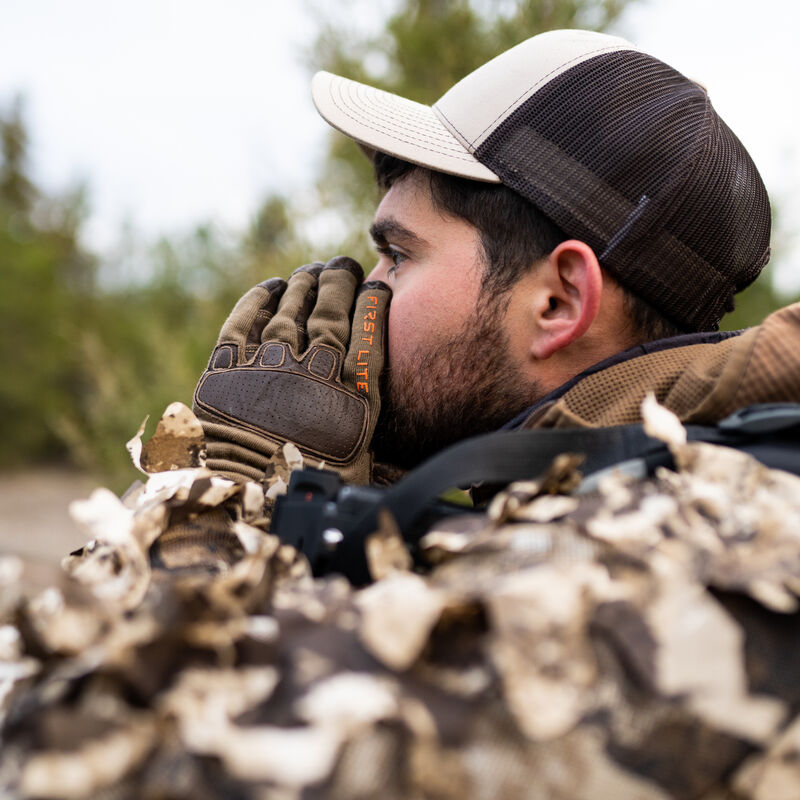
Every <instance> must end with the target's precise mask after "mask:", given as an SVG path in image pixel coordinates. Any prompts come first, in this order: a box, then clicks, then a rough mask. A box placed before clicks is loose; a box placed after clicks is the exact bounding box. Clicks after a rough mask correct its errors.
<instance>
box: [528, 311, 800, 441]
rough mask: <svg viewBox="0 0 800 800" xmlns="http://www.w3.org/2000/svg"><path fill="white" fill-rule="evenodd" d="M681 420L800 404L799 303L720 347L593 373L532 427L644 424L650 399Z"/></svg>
mask: <svg viewBox="0 0 800 800" xmlns="http://www.w3.org/2000/svg"><path fill="white" fill-rule="evenodd" d="M648 392H653V393H654V394H655V396H656V398H657V399H658V401H659V402H660V403H661V404H662V405H664V406H666V407H667V408H668V409H670V410H671V411H673V412H674V413H675V414H677V415H678V417H679V418H680V419H681V421H682V422H685V423H694V424H709V423H715V422H717V421H719V420H720V419H722V418H724V417H726V416H728V415H729V414H731V413H733V412H734V411H736V410H737V409H740V408H743V407H744V406H748V405H752V404H754V403H771V402H800V303H796V304H794V305H791V306H788V307H786V308H783V309H781V310H780V311H776V312H775V313H773V314H771V315H770V316H769V317H767V318H766V320H765V321H764V322H763V323H762V324H761V325H759V326H758V327H755V328H750V329H748V330H747V331H745V332H744V333H742V334H741V335H739V336H735V337H732V338H728V339H724V340H723V341H721V342H718V343H715V344H693V345H688V346H683V347H675V348H672V349H668V350H661V351H659V352H655V353H649V354H647V355H641V356H638V357H636V358H632V359H629V360H628V361H624V362H622V363H620V364H616V365H615V366H612V367H609V368H607V369H603V370H600V371H599V372H596V373H594V374H592V375H589V376H587V377H586V378H584V379H583V380H581V381H580V382H578V383H577V384H576V385H575V386H574V387H572V388H571V389H570V390H569V391H567V392H566V393H565V394H564V395H563V396H562V397H560V398H559V399H558V400H556V401H555V402H553V403H550V404H548V405H547V406H546V407H545V408H541V409H538V410H537V411H536V412H535V413H534V414H533V416H532V417H531V418H530V419H529V420H528V421H527V422H526V424H525V427H546V428H550V427H568V428H575V427H600V426H606V425H628V424H633V423H638V422H641V413H640V408H641V404H642V400H643V399H644V396H645V394H647V393H648Z"/></svg>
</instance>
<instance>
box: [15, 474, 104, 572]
mask: <svg viewBox="0 0 800 800" xmlns="http://www.w3.org/2000/svg"><path fill="white" fill-rule="evenodd" d="M95 485H96V484H95V483H93V482H92V481H91V480H90V479H89V478H87V477H86V476H85V475H82V474H81V473H79V472H75V471H70V470H66V469H58V468H48V469H38V470H32V471H22V472H9V473H6V472H2V473H0V555H7V554H10V553H14V554H17V555H20V556H24V557H26V558H33V559H37V560H42V561H49V562H54V563H58V562H59V561H60V560H61V559H62V558H63V557H64V556H65V555H66V554H67V553H69V552H70V550H74V549H76V548H77V547H80V546H81V545H83V544H85V543H86V538H87V537H86V536H85V535H84V534H82V533H81V532H80V531H79V530H78V528H77V526H76V525H75V523H74V522H73V521H72V519H71V518H70V516H69V512H68V510H67V509H68V506H69V503H70V502H71V501H72V500H77V499H82V498H85V497H87V496H88V495H89V493H90V492H91V491H92V489H93V488H94V486H95Z"/></svg>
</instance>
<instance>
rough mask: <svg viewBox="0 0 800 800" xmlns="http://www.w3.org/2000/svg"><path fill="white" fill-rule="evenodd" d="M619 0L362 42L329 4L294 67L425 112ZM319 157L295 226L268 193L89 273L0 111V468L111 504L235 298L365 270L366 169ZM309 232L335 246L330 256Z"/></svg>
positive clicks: (539, 6) (608, 19) (770, 292)
mask: <svg viewBox="0 0 800 800" xmlns="http://www.w3.org/2000/svg"><path fill="white" fill-rule="evenodd" d="M633 1H634V0H397V2H394V3H393V6H392V8H393V11H392V12H391V13H390V14H389V16H388V18H387V20H386V23H385V25H384V26H383V27H382V29H381V30H380V31H379V32H377V33H373V34H368V33H364V30H363V28H362V27H359V26H358V25H351V24H349V20H354V19H359V16H358V6H359V2H362V3H363V2H364V0H346V1H345V0H343V2H342V3H341V7H338V5H337V9H336V14H335V16H331V15H330V12H329V11H326V8H328V9H329V8H330V6H327V5H326V4H323V5H322V6H320V8H319V9H318V10H317V18H318V19H319V20H321V22H320V29H319V30H320V32H319V35H318V37H317V38H316V41H315V43H314V45H313V47H312V49H311V51H310V53H311V54H310V55H309V56H308V61H309V66H311V67H313V68H314V69H317V68H321V69H328V70H330V71H332V72H336V73H338V74H342V75H345V76H348V77H351V78H354V79H357V80H363V81H366V82H368V83H371V84H373V85H376V86H379V87H382V88H384V89H387V90H389V91H393V92H398V93H400V94H402V95H405V96H407V97H411V98H413V99H416V100H419V101H421V102H425V103H430V102H433V101H434V100H436V99H437V98H438V97H439V96H440V95H441V94H442V93H443V92H444V91H446V89H447V88H449V87H450V86H451V85H452V84H453V83H454V82H455V81H457V80H459V79H460V78H461V77H463V76H464V75H465V74H467V73H468V72H470V71H471V70H472V69H474V68H475V67H477V66H479V65H480V64H481V63H483V62H484V61H486V60H487V59H489V58H491V57H492V56H493V55H495V54H496V53H499V52H501V51H503V50H505V49H507V48H508V47H511V46H512V45H514V44H516V43H517V42H519V41H521V40H523V39H525V38H527V37H529V36H531V35H533V34H535V33H538V32H541V31H544V30H548V29H552V28H563V27H587V28H596V29H603V28H605V27H607V26H608V25H609V24H610V23H612V22H613V21H614V20H615V19H617V18H618V16H619V15H620V13H621V11H622V10H623V9H624V7H625V6H626V4H627V3H628V2H633ZM320 124H323V123H322V122H320ZM329 141H330V144H329V149H328V152H327V155H326V159H325V163H324V164H323V165H322V169H321V171H320V180H319V182H318V185H317V186H316V187H309V189H308V192H307V193H306V195H305V196H304V197H303V198H302V200H303V203H302V208H303V211H302V212H300V211H298V210H297V208H295V207H294V205H293V203H292V202H291V201H290V199H288V198H286V197H283V196H280V195H272V196H269V197H267V198H266V199H265V200H264V202H263V203H262V205H261V206H260V208H258V209H256V211H255V213H254V215H253V218H252V222H251V225H250V227H249V229H248V230H245V231H243V232H239V233H238V234H236V235H225V234H224V233H223V232H221V231H219V230H218V229H216V228H215V227H213V226H200V227H198V228H197V229H196V230H195V231H193V232H191V233H190V234H188V235H186V236H184V237H181V238H172V239H164V240H162V241H159V242H157V243H156V244H155V245H152V244H150V245H148V244H146V243H142V242H141V241H138V240H136V239H135V237H134V238H133V239H131V238H130V237H129V238H128V239H127V240H126V239H124V237H123V236H122V234H121V241H122V242H123V244H122V246H121V251H120V252H119V253H117V254H116V255H115V256H114V257H111V258H109V257H106V258H105V259H104V260H103V261H102V262H101V261H100V260H99V259H98V257H97V256H95V255H93V254H92V253H90V252H88V251H87V249H86V247H85V246H84V245H83V243H82V226H83V223H84V221H85V219H86V211H87V209H86V201H85V192H84V191H83V190H81V189H76V190H74V191H71V192H68V193H66V194H64V195H62V196H51V195H48V194H47V193H45V192H44V191H42V190H41V188H39V187H37V186H35V185H34V183H33V181H32V179H31V177H30V170H29V165H28V163H27V132H26V129H25V125H24V119H23V113H22V107H21V104H20V103H15V104H13V105H12V106H11V107H10V108H8V109H5V110H3V109H0V368H2V373H3V380H2V382H0V420H2V422H1V423H0V425H1V427H0V433H2V436H0V469H4V468H5V469H7V468H11V467H14V466H18V465H22V464H33V463H37V462H42V461H45V460H47V461H52V460H54V459H62V460H66V461H68V462H70V463H72V464H74V465H76V466H77V467H79V468H81V469H84V470H87V471H89V472H91V473H92V474H94V475H95V476H96V477H97V478H98V479H99V480H101V481H102V482H103V483H104V484H106V485H109V486H111V487H113V488H115V489H117V490H121V489H124V488H125V486H127V485H128V484H129V483H130V481H131V480H133V479H134V478H135V477H136V473H135V471H134V470H133V467H132V466H131V465H130V461H129V458H128V455H127V452H126V451H125V448H124V443H125V441H126V440H127V439H129V438H130V437H131V436H132V435H133V434H134V433H135V431H136V429H137V428H138V426H139V423H140V422H141V420H142V419H143V418H144V417H145V416H146V415H151V416H152V417H154V418H158V416H159V415H160V414H161V412H162V411H163V409H164V408H165V407H166V405H168V404H169V403H170V402H172V401H174V400H181V401H183V402H184V403H187V404H190V403H191V397H192V391H193V388H194V385H195V383H196V381H197V378H198V377H199V375H200V373H201V372H202V370H203V368H204V366H205V363H206V360H207V358H208V355H209V353H210V351H211V348H212V347H213V344H214V341H215V338H216V335H217V331H218V330H219V328H220V325H221V324H222V322H223V320H224V318H225V316H226V314H227V313H228V311H229V310H230V309H231V308H232V306H233V304H234V303H235V301H236V300H237V299H238V297H239V296H241V294H242V293H243V292H244V291H246V290H247V289H248V288H249V287H250V286H252V285H254V284H255V283H257V282H259V281H261V280H263V279H265V278H267V277H269V276H272V275H284V276H285V275H288V274H289V273H290V272H291V270H292V269H294V268H295V267H296V266H298V265H300V264H303V263H306V262H308V261H311V260H314V258H315V257H321V258H323V259H324V258H327V257H330V256H332V255H334V254H335V253H336V252H343V253H348V254H350V255H353V256H354V257H356V258H358V259H359V260H361V261H362V263H364V265H365V267H368V266H369V265H370V263H371V261H372V260H373V258H374V256H373V254H372V248H371V246H370V245H369V243H368V241H367V237H366V233H365V232H366V229H367V227H368V223H369V218H370V216H371V214H372V211H373V209H374V207H375V204H376V202H377V200H378V193H377V190H376V188H375V186H374V184H373V180H372V175H371V169H370V165H369V163H368V161H367V159H365V158H364V157H363V155H362V154H361V153H360V152H359V151H358V148H357V147H356V146H355V145H354V144H353V143H352V142H351V141H349V140H348V139H346V138H345V137H343V136H341V135H338V134H335V133H332V134H331V136H330V140H329ZM322 228H325V229H326V230H333V231H335V234H329V236H328V238H329V239H331V241H330V242H326V241H324V237H323V236H322V234H321V233H320V231H321V229H322ZM309 230H310V231H313V232H314V236H313V244H312V241H311V240H310V239H309V236H308V235H307V234H306V232H307V231H309ZM315 250H316V252H315ZM126 260H128V261H132V262H134V263H135V264H137V265H140V268H137V269H135V270H133V272H135V273H136V274H137V277H136V278H135V279H132V278H130V277H129V278H127V279H123V278H122V277H120V274H119V272H120V271H119V269H118V267H119V264H120V263H121V262H124V261H126ZM128 272H131V271H130V270H128ZM783 302H785V298H782V297H779V296H778V295H777V294H776V292H775V290H774V289H773V287H772V284H771V283H770V282H769V280H762V281H759V282H758V283H757V284H755V286H754V287H752V288H751V289H750V290H748V292H747V293H745V294H744V295H743V296H742V300H741V301H740V303H739V308H738V310H737V312H736V314H735V316H733V315H732V317H731V318H730V324H729V325H728V327H742V326H745V325H749V324H754V323H755V322H758V321H759V320H760V319H762V318H763V316H764V315H765V314H766V313H768V312H769V311H770V310H772V309H773V308H775V307H777V306H778V305H780V304H781V303H783ZM726 321H728V320H726ZM153 426H154V422H151V423H150V427H149V430H151V431H152V429H153Z"/></svg>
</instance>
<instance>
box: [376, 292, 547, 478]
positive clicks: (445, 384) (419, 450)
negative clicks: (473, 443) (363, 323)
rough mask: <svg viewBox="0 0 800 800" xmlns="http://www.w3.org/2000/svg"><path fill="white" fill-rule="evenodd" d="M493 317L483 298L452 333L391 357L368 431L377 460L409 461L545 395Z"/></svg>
mask: <svg viewBox="0 0 800 800" xmlns="http://www.w3.org/2000/svg"><path fill="white" fill-rule="evenodd" d="M498 317H499V315H498V314H497V313H496V309H495V308H493V307H489V306H483V307H481V308H479V309H478V310H477V311H476V313H475V315H474V316H473V318H472V319H471V320H469V321H468V323H467V324H466V325H465V326H464V328H463V330H462V331H461V332H460V333H459V334H458V335H456V336H454V337H453V338H451V339H450V340H449V341H446V342H444V343H439V344H436V345H431V346H430V347H428V348H418V349H417V350H416V351H415V352H413V353H411V354H410V355H409V357H408V358H406V359H405V360H404V361H403V362H402V363H401V364H399V365H395V366H394V367H392V366H391V364H390V367H389V369H387V371H386V373H385V375H384V383H383V390H382V392H381V413H380V417H379V418H378V424H377V428H376V431H375V437H374V439H373V452H374V454H375V457H376V459H377V460H378V461H382V462H385V463H389V464H394V465H395V466H398V467H402V468H404V469H410V468H412V467H414V466H416V465H417V464H419V463H421V462H422V461H424V460H425V459H427V458H429V457H430V456H432V455H434V454H435V453H437V452H439V451H440V450H443V449H444V448H446V447H448V446H449V445H451V444H454V443H455V442H457V441H460V440H461V439H466V438H468V437H470V436H477V435H478V434H481V433H487V432H488V431H493V430H496V429H497V428H499V427H500V426H502V425H503V424H505V423H506V422H508V421H509V420H510V419H512V418H513V417H514V416H516V415H517V414H519V413H520V412H522V411H524V410H525V409H526V408H528V407H529V406H531V405H532V404H533V403H535V402H536V401H537V400H538V399H540V398H541V397H542V396H543V395H544V391H543V389H542V386H541V384H540V383H539V382H538V381H531V380H529V379H527V378H525V377H524V376H522V375H521V373H520V369H519V367H518V366H516V365H515V364H514V363H513V362H512V359H511V356H510V351H509V347H508V338H507V336H506V335H505V333H504V331H503V330H502V328H501V326H500V325H498V322H497V320H498ZM390 357H391V356H390Z"/></svg>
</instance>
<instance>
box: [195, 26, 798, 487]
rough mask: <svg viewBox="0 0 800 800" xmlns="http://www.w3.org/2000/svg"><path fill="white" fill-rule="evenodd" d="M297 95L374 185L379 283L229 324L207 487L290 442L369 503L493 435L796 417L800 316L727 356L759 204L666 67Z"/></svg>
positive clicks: (770, 323)
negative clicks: (746, 413) (407, 472)
mask: <svg viewBox="0 0 800 800" xmlns="http://www.w3.org/2000/svg"><path fill="white" fill-rule="evenodd" d="M312 93H313V97H314V101H315V103H316V105H317V108H318V110H319V111H320V113H321V114H322V116H323V117H324V118H325V119H326V120H327V121H328V122H329V123H330V124H331V125H333V126H334V127H335V128H337V129H338V130H340V131H342V132H343V133H344V134H346V135H347V136H350V137H351V138H353V139H354V140H356V141H357V142H358V143H359V144H360V145H361V146H362V148H363V149H364V151H365V153H366V154H367V156H368V157H369V158H371V159H372V160H373V163H374V165H375V172H376V177H377V181H378V184H379V186H380V187H382V188H383V189H384V190H385V195H384V197H383V199H382V201H381V203H380V205H379V207H378V209H377V212H376V214H375V219H374V222H373V224H372V227H371V234H372V237H373V239H374V241H375V244H376V246H377V250H378V253H379V259H378V262H377V265H376V266H375V268H374V270H373V271H372V273H371V274H370V275H369V276H368V278H369V279H368V281H367V282H366V283H363V273H362V271H361V268H360V266H359V265H358V264H356V263H355V262H354V261H352V259H348V258H344V257H338V258H336V259H333V260H332V261H330V262H328V263H327V264H325V265H323V264H313V265H307V266H305V267H302V268H300V269H299V270H298V271H296V272H295V274H294V275H293V276H292V277H291V278H290V279H289V281H288V283H287V282H285V281H280V280H277V279H273V280H272V281H267V282H265V283H264V284H261V285H260V286H258V287H256V288H255V289H253V290H251V292H250V293H248V295H246V296H245V298H243V299H242V301H240V303H239V304H238V305H237V307H236V309H234V312H233V313H232V314H231V317H230V318H229V319H228V321H227V322H226V324H225V326H223V330H222V333H221V334H220V338H219V341H218V343H217V346H216V348H215V350H214V353H213V354H212V358H211V361H210V363H209V369H208V370H207V371H206V373H205V374H204V376H203V377H202V379H201V381H200V383H199V385H198V389H197V391H196V394H195V407H196V410H197V412H198V414H199V416H200V417H201V419H202V420H203V422H204V427H205V429H206V435H207V438H208V442H209V457H210V460H209V465H210V466H212V468H215V469H217V470H219V471H220V472H223V473H225V474H227V475H229V476H231V477H238V478H241V477H246V478H249V479H255V480H258V479H259V478H260V477H263V474H264V470H265V469H266V468H267V464H268V462H269V458H270V456H271V455H272V454H273V453H274V452H275V451H276V449H277V448H278V447H280V446H281V444H282V443H284V442H286V441H292V442H294V443H295V444H297V445H298V446H299V447H300V449H301V451H302V452H303V453H304V455H305V456H306V458H307V459H308V460H309V461H310V462H311V463H320V462H323V461H324V462H325V464H326V466H328V467H329V468H331V469H334V470H336V471H338V472H339V473H340V475H342V477H344V478H345V479H346V480H349V481H352V482H356V483H369V482H370V481H371V480H373V479H374V477H375V473H374V471H373V465H374V460H375V459H377V460H378V461H381V462H388V463H390V464H393V465H396V466H399V467H401V468H405V469H408V468H411V467H414V466H415V465H417V464H419V463H420V462H421V461H422V460H424V459H426V458H427V457H429V456H431V455H433V454H434V453H436V452H438V451H440V450H442V449H443V448H446V447H447V446H448V445H451V444H453V443H455V442H457V441H459V440H461V439H463V438H465V437H469V436H472V435H475V434H478V433H482V432H486V431H491V430H495V429H497V428H501V427H506V428H509V429H515V428H522V427H524V428H531V427H597V426H606V425H620V424H625V423H633V422H637V421H639V419H640V416H639V415H640V411H639V409H640V405H641V401H642V399H643V397H644V396H645V395H646V394H647V393H648V392H653V393H655V395H656V397H657V399H658V400H659V401H660V402H661V403H662V404H664V405H666V406H667V407H668V408H670V409H671V410H672V411H674V412H675V413H676V414H677V415H678V416H679V417H680V419H681V420H682V421H684V422H693V423H714V422H716V421H718V420H720V419H722V418H723V417H724V416H726V415H728V414H730V413H731V412H733V411H735V410H736V409H738V408H741V407H743V406H746V405H749V404H752V403H763V402H770V401H784V400H786V401H797V400H800V369H798V367H800V355H798V353H800V348H798V347H797V341H798V335H799V334H800V307H798V306H793V307H789V308H787V309H784V310H782V311H780V312H778V313H776V314H774V315H773V316H771V317H770V318H768V319H767V320H766V321H765V323H764V324H763V325H761V326H760V327H758V328H754V329H750V330H748V331H745V332H738V333H720V332H719V331H718V326H719V322H720V319H721V318H722V316H723V314H724V313H725V312H726V311H728V310H730V309H732V308H733V297H734V294H735V293H736V292H738V291H740V290H742V289H743V288H745V287H746V286H748V285H749V284H750V283H751V282H752V281H753V280H755V278H756V277H757V276H758V274H759V273H760V271H761V270H762V268H763V267H764V265H765V264H766V263H767V261H768V259H769V234H770V206H769V198H768V196H767V193H766V190H765V188H764V185H763V183H762V181H761V178H760V176H759V174H758V171H757V169H756V167H755V165H754V164H753V162H752V159H751V158H750V156H749V155H748V153H747V151H746V150H745V149H744V147H743V146H742V144H741V143H740V142H739V140H738V139H737V138H736V136H735V135H734V134H733V133H732V132H731V131H730V129H729V128H728V127H727V126H726V125H725V123H724V122H723V121H722V120H721V119H720V117H719V116H718V115H717V113H716V111H715V110H714V108H713V107H712V105H711V102H710V100H709V98H708V96H707V94H706V92H705V90H704V89H703V88H702V87H701V86H699V85H698V84H696V83H694V82H693V81H691V80H689V79H688V78H686V77H685V76H683V75H681V74H680V73H679V72H677V71H676V70H674V69H673V68H672V67H670V66H668V65H666V64H664V63H663V62H661V61H659V60H657V59H655V58H653V57H652V56H650V55H647V54H646V53H643V52H641V51H640V50H638V49H637V48H636V47H635V46H633V45H631V44H629V43H628V42H626V41H624V40H622V39H619V38H617V37H613V36H608V35H605V34H599V33H592V32H588V31H578V30H566V31H552V32H549V33H545V34H541V35H539V36H535V37H533V38H531V39H528V40H527V41H525V42H523V43H521V44H520V45H517V46H516V47H514V48H512V49H511V50H508V51H507V52H505V53H503V54H501V55H500V56H498V57H497V58H495V59H493V60H492V61H490V62H488V63H487V64H485V65H484V66H482V67H480V68H479V69H478V70H476V71H475V72H473V73H472V74H470V75H468V76H467V77H466V78H464V79H463V80H461V81H460V82H459V83H458V84H456V85H455V86H454V87H453V88H452V89H450V90H449V91H448V92H447V93H446V94H445V95H444V96H443V97H442V98H441V99H440V100H439V101H438V102H437V103H435V104H434V105H433V106H432V107H428V106H424V105H421V104H419V103H414V102H412V101H409V100H406V99H403V98H400V97H397V96H395V95H391V94H388V93H386V92H382V91H380V90H377V89H374V88H370V87H367V86H364V85H362V84H359V83H356V82H354V81H350V80H347V79H344V78H341V77H337V76H334V75H331V74H329V73H325V72H321V73H318V74H317V75H316V76H315V77H314V81H313V85H312ZM390 298H391V313H389V312H388V309H389V301H390ZM384 331H385V333H386V335H385V336H384ZM381 374H382V376H383V377H382V379H381Z"/></svg>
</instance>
